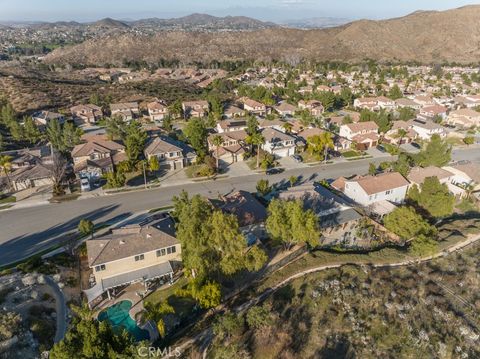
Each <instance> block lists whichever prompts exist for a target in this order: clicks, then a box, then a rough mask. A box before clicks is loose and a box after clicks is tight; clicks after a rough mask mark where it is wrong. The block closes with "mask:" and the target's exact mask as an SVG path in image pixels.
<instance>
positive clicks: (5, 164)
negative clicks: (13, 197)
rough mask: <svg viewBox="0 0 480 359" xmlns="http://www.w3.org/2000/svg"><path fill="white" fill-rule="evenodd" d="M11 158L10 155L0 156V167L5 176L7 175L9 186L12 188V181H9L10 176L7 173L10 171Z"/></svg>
mask: <svg viewBox="0 0 480 359" xmlns="http://www.w3.org/2000/svg"><path fill="white" fill-rule="evenodd" d="M12 159H13V158H12V156H8V155H3V156H0V168H1V169H2V171H3V173H5V177H7V181H8V187H9V188H12V182H11V181H10V176H9V175H8V174H9V173H10V172H11V171H12Z"/></svg>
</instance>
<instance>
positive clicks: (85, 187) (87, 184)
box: [80, 177, 91, 192]
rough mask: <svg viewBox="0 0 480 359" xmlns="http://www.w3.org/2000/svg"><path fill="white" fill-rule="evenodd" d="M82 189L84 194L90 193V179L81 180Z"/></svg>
mask: <svg viewBox="0 0 480 359" xmlns="http://www.w3.org/2000/svg"><path fill="white" fill-rule="evenodd" d="M80 189H81V190H82V192H88V191H90V189H91V188H90V181H89V180H88V178H85V177H84V178H80Z"/></svg>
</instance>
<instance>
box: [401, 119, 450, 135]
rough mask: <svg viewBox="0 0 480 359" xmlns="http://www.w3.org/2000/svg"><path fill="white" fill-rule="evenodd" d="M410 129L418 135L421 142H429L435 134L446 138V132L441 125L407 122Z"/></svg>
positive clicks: (416, 120) (418, 121) (417, 120)
mask: <svg viewBox="0 0 480 359" xmlns="http://www.w3.org/2000/svg"><path fill="white" fill-rule="evenodd" d="M408 123H409V125H410V126H411V128H412V129H413V130H414V131H415V132H416V133H417V134H418V137H419V138H421V139H422V140H429V139H431V138H432V136H433V135H435V134H437V135H439V136H440V137H442V138H443V137H446V136H447V131H446V130H445V128H444V127H443V126H442V125H439V124H436V123H435V122H433V121H429V120H422V119H418V118H417V119H415V120H410V121H408Z"/></svg>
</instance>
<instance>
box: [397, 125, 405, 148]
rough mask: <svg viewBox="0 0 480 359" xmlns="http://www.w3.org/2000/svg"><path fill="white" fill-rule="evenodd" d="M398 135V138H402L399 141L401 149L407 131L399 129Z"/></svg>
mask: <svg viewBox="0 0 480 359" xmlns="http://www.w3.org/2000/svg"><path fill="white" fill-rule="evenodd" d="M397 135H398V137H400V139H399V140H398V147H400V145H401V144H402V141H403V138H404V137H405V136H406V135H407V131H405V129H403V128H399V129H398V131H397Z"/></svg>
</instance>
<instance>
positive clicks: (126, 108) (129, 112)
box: [110, 102, 140, 121]
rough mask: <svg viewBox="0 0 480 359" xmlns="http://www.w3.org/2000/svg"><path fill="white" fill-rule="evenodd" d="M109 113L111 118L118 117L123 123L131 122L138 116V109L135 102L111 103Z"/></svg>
mask: <svg viewBox="0 0 480 359" xmlns="http://www.w3.org/2000/svg"><path fill="white" fill-rule="evenodd" d="M110 112H111V115H112V117H120V118H121V119H122V120H124V121H131V120H133V119H134V118H135V117H136V116H138V115H140V108H139V107H138V103H136V102H121V103H112V104H111V105H110Z"/></svg>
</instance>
